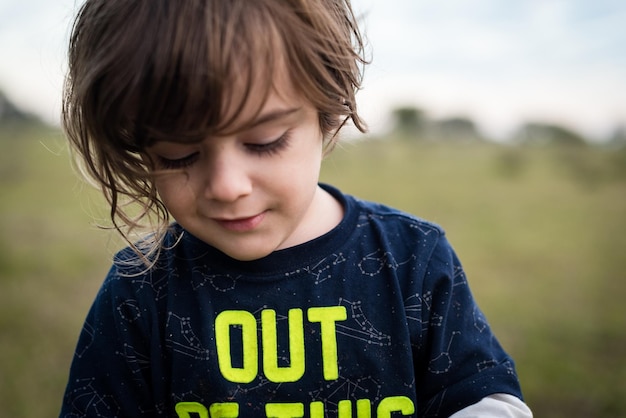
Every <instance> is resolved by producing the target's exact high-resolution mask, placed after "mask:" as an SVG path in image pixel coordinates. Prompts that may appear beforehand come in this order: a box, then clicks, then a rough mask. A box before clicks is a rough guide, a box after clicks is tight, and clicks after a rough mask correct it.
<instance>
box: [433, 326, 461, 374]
mask: <svg viewBox="0 0 626 418" xmlns="http://www.w3.org/2000/svg"><path fill="white" fill-rule="evenodd" d="M457 334H458V335H460V334H461V332H460V331H453V332H452V335H451V336H450V341H449V342H448V348H446V351H443V352H442V353H441V354H439V355H438V356H437V357H435V358H434V359H432V360H430V363H429V364H428V371H430V372H431V373H434V374H442V373H448V372H449V371H450V368H451V367H452V357H450V347H451V346H452V340H454V336H455V335H457Z"/></svg>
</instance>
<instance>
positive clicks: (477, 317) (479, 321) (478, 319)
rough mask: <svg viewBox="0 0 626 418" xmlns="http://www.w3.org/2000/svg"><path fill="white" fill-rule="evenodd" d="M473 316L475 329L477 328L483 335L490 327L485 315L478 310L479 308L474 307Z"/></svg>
mask: <svg viewBox="0 0 626 418" xmlns="http://www.w3.org/2000/svg"><path fill="white" fill-rule="evenodd" d="M472 314H473V317H474V328H476V329H477V330H478V332H480V333H482V332H483V331H484V330H486V329H487V328H489V325H487V319H486V318H485V315H483V313H482V312H481V310H480V309H478V306H474V311H473V313H472Z"/></svg>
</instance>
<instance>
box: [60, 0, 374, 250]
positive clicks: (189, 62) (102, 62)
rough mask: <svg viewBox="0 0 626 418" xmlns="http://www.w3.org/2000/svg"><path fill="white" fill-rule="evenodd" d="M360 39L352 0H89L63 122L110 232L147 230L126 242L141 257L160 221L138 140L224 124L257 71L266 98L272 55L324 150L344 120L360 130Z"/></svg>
mask: <svg viewBox="0 0 626 418" xmlns="http://www.w3.org/2000/svg"><path fill="white" fill-rule="evenodd" d="M363 47H364V43H363V38H362V36H361V34H360V32H359V28H358V25H357V22H356V19H355V16H354V13H353V11H352V8H351V5H350V0H254V1H250V0H229V1H225V0H184V1H171V0H87V1H86V3H85V4H84V5H83V6H82V7H81V9H80V10H79V12H78V15H77V18H76V20H75V22H74V26H73V28H72V32H71V35H70V42H69V56H68V60H69V68H68V75H67V78H66V83H65V91H64V97H63V108H62V123H63V127H64V129H65V131H66V134H67V136H68V138H69V141H70V144H71V146H72V149H73V151H74V152H75V153H76V155H77V157H78V158H77V160H78V161H79V163H80V165H81V168H82V170H83V172H84V174H85V175H86V176H87V177H88V178H90V179H92V180H94V181H95V182H96V184H97V185H98V186H99V187H100V188H101V189H102V191H103V193H104V195H105V198H106V200H107V202H108V203H109V205H110V214H109V215H110V218H111V221H112V225H113V228H115V229H116V230H117V231H118V232H120V233H121V234H122V236H123V237H124V238H125V239H126V241H127V242H128V243H129V244H131V245H132V243H131V240H130V238H129V236H130V234H131V233H132V232H134V231H136V230H138V229H141V228H142V227H146V226H150V228H151V229H152V230H153V231H155V232H156V233H155V234H154V235H153V239H152V243H151V245H149V246H147V248H148V249H149V251H147V252H146V251H145V249H144V250H141V251H140V250H139V249H138V248H137V247H134V248H135V250H137V251H138V253H139V254H140V255H142V257H143V258H144V261H147V260H148V258H147V257H148V255H149V254H152V255H154V252H155V251H158V249H159V247H160V243H161V242H162V239H163V237H164V233H165V231H166V230H167V225H168V224H169V221H170V219H169V214H168V211H167V209H166V207H165V206H164V204H163V203H162V201H161V200H160V199H159V197H158V194H157V191H156V187H155V183H154V172H153V170H152V169H153V167H151V163H150V161H149V159H146V158H144V154H143V153H144V151H145V149H146V147H148V146H149V145H151V144H152V143H154V142H155V141H159V140H168V141H176V142H198V141H201V140H202V139H204V138H207V137H208V136H210V135H217V134H224V133H225V132H230V131H229V130H230V129H233V128H234V124H235V122H236V118H237V114H238V113H239V111H240V110H242V109H243V107H244V106H245V105H246V103H248V100H249V99H250V96H251V91H252V84H253V82H254V83H258V80H259V74H262V75H263V76H264V77H265V78H266V79H265V80H262V81H264V86H267V87H264V89H265V91H264V92H265V98H267V96H268V95H269V94H270V90H271V89H272V81H273V74H274V73H275V69H276V68H275V66H276V65H278V64H276V63H277V62H279V61H281V60H282V62H283V63H284V67H285V68H286V70H287V73H288V77H290V80H291V82H292V84H293V86H294V88H295V90H296V92H297V93H299V94H300V95H301V96H302V97H303V98H305V99H306V100H307V101H308V102H310V103H311V104H312V105H313V106H314V107H315V108H316V109H317V111H318V114H319V123H320V128H321V131H322V133H323V134H324V138H325V140H326V145H327V146H330V147H332V145H333V144H334V143H335V141H336V140H337V133H338V131H339V129H340V128H341V127H342V126H343V125H344V124H345V123H346V122H347V121H349V120H351V121H352V123H353V124H354V125H355V126H356V127H357V128H358V129H359V130H361V131H365V126H364V123H363V121H362V120H361V118H360V117H359V115H358V113H357V110H356V102H355V93H356V91H357V90H358V89H359V88H360V86H361V81H362V68H363V64H365V63H366V60H365V58H364V55H363V53H364V48H363ZM259 72H260V73H259ZM242 80H243V83H244V86H245V88H244V92H245V93H244V95H243V97H241V98H237V99H236V100H237V103H235V107H234V108H235V109H236V111H235V112H229V114H231V116H230V117H224V109H225V108H226V107H229V108H232V106H233V103H227V102H228V101H229V100H233V99H232V98H231V97H230V96H229V93H230V90H229V86H231V85H232V84H233V83H234V82H239V83H240V82H241V81H242ZM256 91H258V88H257V90H255V92H256ZM256 100H258V98H255V103H256ZM264 101H265V100H264V99H263V98H262V100H260V101H259V108H258V111H260V110H261V107H262V104H263V102H264ZM237 110H238V111H237Z"/></svg>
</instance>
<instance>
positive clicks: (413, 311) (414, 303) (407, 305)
mask: <svg viewBox="0 0 626 418" xmlns="http://www.w3.org/2000/svg"><path fill="white" fill-rule="evenodd" d="M404 311H405V313H406V319H407V320H408V321H415V322H418V323H420V324H422V330H423V329H424V328H425V327H424V324H423V323H422V298H421V297H420V295H419V294H417V293H416V294H415V295H411V296H409V297H408V298H406V299H405V300H404Z"/></svg>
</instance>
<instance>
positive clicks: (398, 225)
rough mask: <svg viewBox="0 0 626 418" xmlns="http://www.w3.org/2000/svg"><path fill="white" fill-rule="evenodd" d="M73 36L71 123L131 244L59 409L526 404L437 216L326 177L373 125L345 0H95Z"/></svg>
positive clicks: (163, 412) (99, 303)
mask: <svg viewBox="0 0 626 418" xmlns="http://www.w3.org/2000/svg"><path fill="white" fill-rule="evenodd" d="M69 52H70V54H69V64H70V66H69V76H68V79H67V85H66V96H65V100H64V109H63V112H64V113H63V114H64V126H65V128H66V131H67V134H68V137H69V139H70V141H71V143H72V145H73V147H74V149H75V151H76V152H77V154H78V156H80V157H81V158H82V160H83V162H84V169H85V170H86V172H87V174H88V175H90V176H91V177H92V178H93V179H95V180H96V182H97V183H99V184H100V186H101V187H102V190H103V191H104V194H105V196H106V197H107V199H108V202H109V203H110V205H111V219H112V221H113V225H114V226H115V228H117V229H118V231H120V232H121V233H122V234H123V235H124V236H125V237H126V239H127V240H128V242H129V247H128V248H127V249H125V250H122V251H121V252H119V253H118V254H117V255H116V257H115V260H114V263H113V267H112V268H111V271H110V273H109V275H108V277H107V278H106V280H105V282H104V284H103V286H102V288H101V290H100V292H99V293H98V295H97V297H96V300H95V302H94V305H93V307H92V309H91V311H90V312H89V314H88V317H87V319H86V322H85V325H84V328H83V331H82V334H81V337H80V340H79V342H78V346H77V349H76V353H75V357H74V361H73V365H72V368H71V372H70V378H69V383H68V386H67V389H66V394H65V398H64V402H63V407H62V411H61V416H62V417H155V416H167V417H181V418H182V417H185V418H188V417H205V418H208V417H212V418H216V417H311V418H322V417H331V416H339V417H352V416H358V417H362V418H364V417H391V416H420V417H444V416H446V417H447V416H455V417H470V416H481V417H492V416H493V417H495V416H498V417H503V416H508V417H529V416H531V413H530V411H529V409H528V408H527V407H526V405H525V404H524V403H523V402H522V401H521V392H520V388H519V384H518V380H517V377H516V373H515V370H514V365H513V361H512V360H511V359H510V358H509V356H508V355H507V354H506V353H505V352H504V351H503V350H502V348H501V347H500V345H499V344H498V342H497V340H496V339H495V337H494V336H493V334H492V333H491V331H490V328H489V326H488V325H487V323H486V321H485V318H484V317H483V315H482V313H481V312H480V310H479V309H478V307H477V306H476V304H475V302H474V300H473V299H472V296H471V293H470V290H469V288H468V284H467V281H466V278H465V275H464V273H463V270H462V268H461V265H460V264H459V261H458V260H457V258H456V255H455V253H454V252H453V250H452V249H451V247H450V245H449V244H448V241H447V240H446V237H445V235H444V233H443V231H442V230H441V229H440V228H439V227H437V226H435V225H433V224H431V223H428V222H425V221H422V220H420V219H417V218H415V217H412V216H410V215H407V214H404V213H401V212H399V211H397V210H394V209H391V208H388V207H385V206H382V205H379V204H374V203H369V202H364V201H361V200H358V199H356V198H353V197H351V196H348V195H344V194H342V193H341V192H340V191H338V190H337V189H335V188H333V187H331V186H328V185H319V184H318V175H319V170H320V164H321V161H322V157H323V155H324V152H325V151H327V150H329V149H330V148H331V147H332V146H333V144H334V143H335V141H336V140H337V135H338V132H339V130H340V128H341V127H342V126H343V125H344V123H345V122H346V121H347V120H351V121H352V122H353V123H354V124H355V125H356V127H357V128H359V129H361V130H364V124H363V123H362V121H361V119H360V118H359V116H358V114H357V111H356V104H355V99H354V95H355V91H356V90H357V89H358V88H359V87H360V82H361V77H360V76H361V64H363V63H364V60H363V59H362V39H361V36H360V34H359V30H358V28H357V24H356V23H355V19H354V16H353V13H352V10H351V7H350V4H349V0H254V1H250V0H185V1H166V0H87V2H86V4H85V5H84V6H83V7H82V8H81V10H80V12H79V15H78V17H77V20H76V22H75V25H74V27H73V32H72V36H71V40H70V50H69ZM128 203H134V204H135V205H134V206H133V208H128V206H127V204H128ZM137 207H139V210H137ZM170 217H171V218H173V220H174V222H173V223H171V222H170V221H171V218H170ZM146 224H150V225H151V227H152V230H153V233H152V234H150V235H149V236H148V237H147V238H145V239H143V240H141V241H139V242H137V243H136V244H134V245H133V244H131V243H130V242H131V238H129V236H130V235H129V234H130V233H132V232H133V231H136V230H137V228H139V227H140V226H142V225H146Z"/></svg>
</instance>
